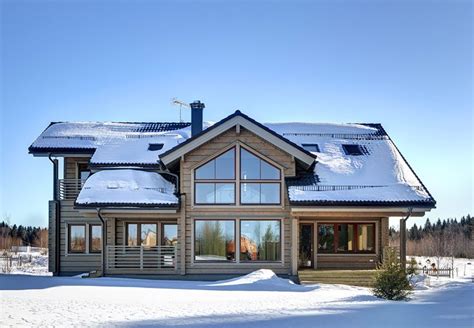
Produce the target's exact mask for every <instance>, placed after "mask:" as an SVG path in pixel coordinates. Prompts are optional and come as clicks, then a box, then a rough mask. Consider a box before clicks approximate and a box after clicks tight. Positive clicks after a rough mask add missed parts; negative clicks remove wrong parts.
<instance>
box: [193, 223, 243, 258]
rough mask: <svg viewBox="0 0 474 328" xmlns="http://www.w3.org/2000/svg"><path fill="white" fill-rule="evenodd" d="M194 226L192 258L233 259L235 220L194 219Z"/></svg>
mask: <svg viewBox="0 0 474 328" xmlns="http://www.w3.org/2000/svg"><path fill="white" fill-rule="evenodd" d="M194 228H195V230H194V259H195V260H196V261H234V260H235V222H234V221H233V220H195V221H194Z"/></svg>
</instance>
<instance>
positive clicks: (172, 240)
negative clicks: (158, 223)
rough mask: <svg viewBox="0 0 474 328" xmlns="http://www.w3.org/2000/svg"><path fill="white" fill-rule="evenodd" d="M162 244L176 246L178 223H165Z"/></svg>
mask: <svg viewBox="0 0 474 328" xmlns="http://www.w3.org/2000/svg"><path fill="white" fill-rule="evenodd" d="M161 244H162V245H164V246H176V245H177V244H178V225H176V224H163V239H162V240H161Z"/></svg>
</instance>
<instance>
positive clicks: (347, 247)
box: [337, 224, 354, 252]
mask: <svg viewBox="0 0 474 328" xmlns="http://www.w3.org/2000/svg"><path fill="white" fill-rule="evenodd" d="M337 230H338V233H339V240H338V245H337V251H338V252H351V251H353V250H354V225H353V224H338V228H337Z"/></svg>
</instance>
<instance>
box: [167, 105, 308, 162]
mask: <svg viewBox="0 0 474 328" xmlns="http://www.w3.org/2000/svg"><path fill="white" fill-rule="evenodd" d="M236 125H240V126H242V127H244V128H246V129H247V130H249V131H251V132H253V133H255V134H256V135H258V136H260V137H262V138H263V139H265V140H266V141H268V142H270V143H271V144H273V145H274V146H276V147H278V148H280V149H282V150H283V151H285V152H287V153H289V154H291V155H293V156H294V157H295V158H297V159H299V160H300V161H301V162H302V163H304V165H306V167H310V166H311V165H313V164H314V160H315V159H316V155H314V154H312V153H310V152H309V151H307V150H305V149H304V148H303V147H302V146H301V145H298V144H296V143H294V142H292V141H291V140H289V139H287V138H285V137H283V136H282V135H280V134H278V133H276V132H275V131H273V130H272V129H270V128H269V127H267V126H265V125H264V124H261V123H259V122H257V121H255V120H254V119H252V118H251V117H249V116H247V115H245V114H244V113H242V112H241V111H239V110H237V111H235V112H234V113H233V114H231V115H229V116H227V117H226V118H224V119H222V120H220V121H219V122H217V123H215V124H214V125H212V126H211V127H209V128H207V129H205V130H203V131H201V132H200V133H199V134H197V135H195V136H193V137H191V138H189V139H187V140H186V141H185V142H183V143H181V144H179V145H178V146H176V147H174V148H172V149H170V150H168V151H166V152H164V153H162V154H161V155H160V158H161V161H162V162H163V163H164V164H165V165H168V164H170V163H172V162H174V161H175V160H177V159H179V158H180V157H181V156H182V155H184V154H186V153H188V152H190V151H191V150H193V149H195V148H197V147H199V146H200V145H202V144H204V143H206V142H207V141H209V140H210V139H212V138H214V137H216V136H218V135H220V134H221V133H223V132H225V131H227V130H228V129H230V128H232V127H234V126H236Z"/></svg>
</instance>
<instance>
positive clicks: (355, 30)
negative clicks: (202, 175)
mask: <svg viewBox="0 0 474 328" xmlns="http://www.w3.org/2000/svg"><path fill="white" fill-rule="evenodd" d="M1 46H2V48H1V79H2V80H1V113H0V115H1V116H0V135H1V145H0V147H1V150H0V152H1V154H0V155H1V164H0V165H1V167H0V169H1V176H0V179H1V180H0V215H5V214H8V215H10V216H11V222H12V223H13V222H14V223H20V224H34V225H43V226H44V225H46V224H47V201H48V199H50V198H51V190H52V183H51V176H52V168H51V164H50V163H49V161H48V160H47V159H45V158H33V157H32V156H30V155H28V153H27V148H28V146H29V145H30V144H31V143H32V142H33V140H34V139H35V138H36V137H37V136H38V135H39V133H40V132H41V131H42V130H43V129H44V128H45V127H46V126H47V125H48V123H49V122H50V121H66V120H82V121H84V120H111V121H113V120H116V121H125V120H132V121H148V120H149V121H172V120H177V119H178V110H177V109H176V108H175V107H172V106H171V105H170V99H171V98H172V97H178V98H180V99H183V100H186V101H192V100H194V99H201V100H202V101H204V102H205V103H206V106H207V107H206V109H205V114H204V115H205V119H206V120H213V121H217V120H219V119H221V118H223V117H224V116H226V115H227V114H229V113H231V112H232V111H234V110H236V109H240V110H242V111H243V112H245V113H246V114H248V115H250V116H252V117H254V118H255V119H257V120H259V121H263V122H265V121H271V122H277V121H305V122H306V121H316V122H381V123H382V124H383V125H384V127H385V128H386V130H387V131H388V132H389V134H390V135H391V137H392V138H393V139H394V140H395V142H396V143H397V145H398V147H399V148H400V149H401V151H402V153H403V154H404V155H405V157H406V158H407V159H408V160H409V162H410V163H411V164H412V166H413V168H414V169H415V171H416V172H417V173H418V175H419V176H420V177H421V179H422V180H423V181H424V183H425V184H426V186H427V187H428V188H429V190H430V191H431V192H432V194H433V195H434V197H435V198H436V200H437V201H438V209H436V210H435V211H433V212H432V213H429V214H428V217H430V218H438V217H442V218H443V217H459V216H461V215H464V214H467V213H469V212H470V213H471V214H472V213H473V203H474V202H473V191H472V189H473V134H472V128H473V115H472V87H473V85H472V4H471V3H470V2H469V1H398V2H395V1H393V2H392V1H387V2H379V1H351V2H349V1H311V2H310V1H296V2H295V1H291V2H290V1H288V2H283V1H264V2H259V3H254V1H245V2H226V3H225V4H224V3H223V2H218V1H193V2H191V1H173V2H161V1H117V2H112V1H63V2H59V1H5V0H3V1H1ZM185 115H186V116H188V115H189V113H185ZM424 220H425V219H412V220H410V221H411V223H414V222H417V223H418V222H422V221H424Z"/></svg>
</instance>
